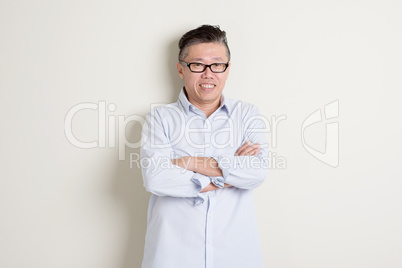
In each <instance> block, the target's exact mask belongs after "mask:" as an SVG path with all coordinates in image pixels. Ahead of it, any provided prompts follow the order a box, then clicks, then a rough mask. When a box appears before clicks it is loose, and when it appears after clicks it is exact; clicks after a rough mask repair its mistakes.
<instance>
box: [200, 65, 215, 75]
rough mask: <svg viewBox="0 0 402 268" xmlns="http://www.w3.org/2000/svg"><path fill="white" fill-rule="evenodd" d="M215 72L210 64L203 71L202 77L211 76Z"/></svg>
mask: <svg viewBox="0 0 402 268" xmlns="http://www.w3.org/2000/svg"><path fill="white" fill-rule="evenodd" d="M212 74H213V72H212V70H211V66H208V67H207V68H206V69H205V71H204V72H203V73H202V77H203V78H206V77H211V76H212Z"/></svg>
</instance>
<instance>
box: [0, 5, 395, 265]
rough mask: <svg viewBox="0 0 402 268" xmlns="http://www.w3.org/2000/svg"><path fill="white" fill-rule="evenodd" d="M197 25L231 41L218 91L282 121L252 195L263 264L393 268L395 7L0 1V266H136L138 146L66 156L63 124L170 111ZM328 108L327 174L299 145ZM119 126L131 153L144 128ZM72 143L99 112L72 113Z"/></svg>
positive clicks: (321, 128) (316, 134)
mask: <svg viewBox="0 0 402 268" xmlns="http://www.w3.org/2000/svg"><path fill="white" fill-rule="evenodd" d="M204 23H208V24H219V25H221V27H222V29H224V30H226V31H227V34H228V38H229V45H230V47H231V50H232V55H233V58H232V68H231V73H230V77H229V80H228V83H227V86H226V89H225V94H226V95H227V96H229V97H231V98H235V99H241V100H244V101H247V102H251V103H254V104H256V105H258V107H259V108H260V112H261V114H262V115H264V116H266V117H267V118H268V119H270V118H271V117H272V116H277V117H279V116H281V115H284V116H286V120H282V121H281V122H280V123H279V124H278V128H277V132H276V133H277V140H276V141H277V144H276V147H275V148H271V152H273V153H275V155H276V157H277V158H278V159H282V160H283V159H285V160H286V166H285V167H284V168H283V169H280V168H272V169H271V170H270V171H269V173H268V176H267V179H266V181H265V183H264V184H263V185H262V186H261V187H259V188H258V189H256V190H255V192H254V195H255V202H256V207H257V213H258V215H257V216H258V223H259V231H260V233H261V244H262V249H263V253H264V262H265V266H266V267H271V268H323V267H331V268H335V267H336V268H338V267H340V268H356V267H362V268H371V267H381V268H382V267H387V268H397V267H402V257H401V254H400V253H401V252H402V243H401V241H402V229H401V225H402V215H401V211H402V197H401V191H402V182H401V178H402V169H401V164H402V157H401V149H402V148H401V147H402V146H401V145H402V142H401V138H400V136H401V134H402V127H401V119H400V117H401V114H402V108H401V104H400V98H401V90H402V87H401V86H402V82H401V71H402V64H401V62H402V52H401V47H402V3H401V1H390V0H386V1H363V0H361V1H356V0H347V1H346V0H341V1H311V0H310V1H296V0H292V1H255V0H252V1H246V2H244V1H194V2H189V1H183V0H171V1H159V2H156V1H147V2H146V1H88V0H83V1H50V0H38V1H18V0H17V1H15V0H13V1H10V0H1V1H0V122H1V131H0V133H1V134H0V135H1V139H0V163H1V164H0V165H1V170H0V183H1V185H0V217H1V218H0V267H7V268H26V267H31V268H54V267H57V268H64V267H65V268H71V267H74V268H138V267H140V263H141V258H142V253H143V245H144V236H145V230H146V209H147V205H148V204H147V202H148V198H149V194H148V193H146V192H145V189H144V188H143V185H142V178H141V175H140V170H139V169H138V168H135V167H132V168H130V162H129V158H128V157H129V155H130V154H135V153H138V149H135V148H134V149H131V148H127V149H126V150H125V151H123V155H124V156H126V159H125V160H119V154H118V153H119V149H118V148H116V147H112V146H110V144H109V143H108V142H106V144H105V147H104V148H92V149H82V148H77V147H76V146H74V145H72V144H71V143H70V142H69V141H68V139H67V137H66V136H65V126H64V123H65V117H66V115H67V113H68V111H69V110H70V109H71V108H72V107H74V106H76V105H78V104H80V103H93V104H95V105H99V103H101V102H104V103H106V105H109V104H114V105H115V106H116V110H115V111H113V112H111V111H109V110H107V111H106V115H107V118H108V119H109V118H110V120H116V122H117V121H118V118H119V116H120V117H127V116H130V115H138V116H140V117H143V116H145V114H146V113H147V112H148V111H149V109H150V106H151V104H153V103H157V104H163V103H169V102H172V101H175V100H176V98H177V95H178V92H179V88H180V86H181V85H182V84H181V81H180V79H179V77H178V75H177V74H176V70H175V64H176V57H177V52H178V49H177V41H178V39H179V38H180V36H181V35H182V34H183V33H184V32H186V31H188V30H190V29H192V28H195V27H197V26H199V25H201V24H204ZM333 101H338V102H339V117H338V118H335V119H333V120H332V121H334V122H338V124H339V165H338V166H337V167H331V166H329V165H327V164H325V163H323V162H322V161H319V160H317V159H316V158H314V157H313V156H312V155H310V154H309V153H308V152H307V151H306V149H305V148H304V147H303V145H302V141H301V126H302V123H303V122H304V120H305V119H306V118H307V117H308V116H309V115H310V114H312V113H313V112H314V111H316V110H317V109H323V108H324V106H325V105H326V104H328V103H331V102H333ZM113 118H114V119H113ZM110 122H112V121H108V122H107V123H106V125H105V126H106V127H110V126H111V125H112V124H111V123H110ZM123 130H124V132H125V134H126V136H127V138H128V139H129V140H130V141H133V142H134V141H138V139H139V137H140V130H141V125H140V124H139V123H135V122H131V123H129V124H127V126H126V128H125V129H123ZM123 130H120V132H119V133H120V135H121V133H122V132H123ZM72 131H73V133H74V135H75V136H76V137H78V138H79V139H80V140H82V141H88V142H89V141H97V140H98V134H99V131H98V111H95V110H89V109H87V110H82V111H80V112H79V113H77V114H76V115H75V117H74V118H73V123H72ZM112 132H113V131H112ZM116 135H117V129H116ZM325 135H326V132H325V122H324V121H323V122H322V123H317V124H314V125H312V126H311V127H309V128H308V129H306V131H305V136H306V137H305V138H306V142H307V143H308V145H309V146H311V147H314V148H317V149H320V150H321V151H322V150H323V149H324V148H325ZM107 137H109V136H107ZM268 137H269V138H270V139H271V138H272V135H271V134H268ZM116 142H117V140H116ZM245 231H246V230H245ZM219 268H225V267H219Z"/></svg>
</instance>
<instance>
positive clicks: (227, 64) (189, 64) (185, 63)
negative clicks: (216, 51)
mask: <svg viewBox="0 0 402 268" xmlns="http://www.w3.org/2000/svg"><path fill="white" fill-rule="evenodd" d="M180 63H181V64H183V65H186V66H187V67H188V68H189V69H190V71H191V72H192V73H203V72H205V70H206V69H207V67H209V69H210V70H211V72H213V73H224V72H226V70H227V69H228V67H229V62H227V63H223V62H222V63H221V62H216V63H212V64H209V65H208V64H204V63H201V62H189V63H187V62H184V61H180ZM191 64H202V65H204V69H203V70H202V71H193V70H191ZM216 64H224V65H225V69H224V70H223V71H221V72H215V71H213V70H212V68H211V67H212V65H216Z"/></svg>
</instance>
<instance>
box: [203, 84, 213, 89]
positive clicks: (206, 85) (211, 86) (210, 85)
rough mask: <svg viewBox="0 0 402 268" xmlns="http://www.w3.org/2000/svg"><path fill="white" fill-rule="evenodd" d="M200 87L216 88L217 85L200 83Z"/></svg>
mask: <svg viewBox="0 0 402 268" xmlns="http://www.w3.org/2000/svg"><path fill="white" fill-rule="evenodd" d="M200 87H201V88H204V89H211V88H214V87H215V85H212V84H200Z"/></svg>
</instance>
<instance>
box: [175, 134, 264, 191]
mask: <svg viewBox="0 0 402 268" xmlns="http://www.w3.org/2000/svg"><path fill="white" fill-rule="evenodd" d="M260 150H261V147H260V145H259V144H258V143H254V144H251V142H250V141H247V142H246V143H244V144H243V145H242V146H241V147H240V148H239V149H238V150H237V151H236V154H235V156H246V155H257V154H258V153H259V151H260ZM172 163H173V165H176V166H179V167H181V168H184V169H187V170H190V171H194V172H197V173H200V174H203V175H205V176H209V177H221V176H223V173H222V170H221V169H220V168H219V165H218V162H216V160H215V159H214V158H212V157H196V156H184V157H180V158H175V159H172ZM223 187H233V185H230V184H227V183H224V186H223ZM217 189H220V187H218V186H216V185H215V184H213V183H212V182H211V183H210V184H208V185H207V186H206V187H205V188H203V189H202V190H201V193H204V192H208V191H214V190H217Z"/></svg>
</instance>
